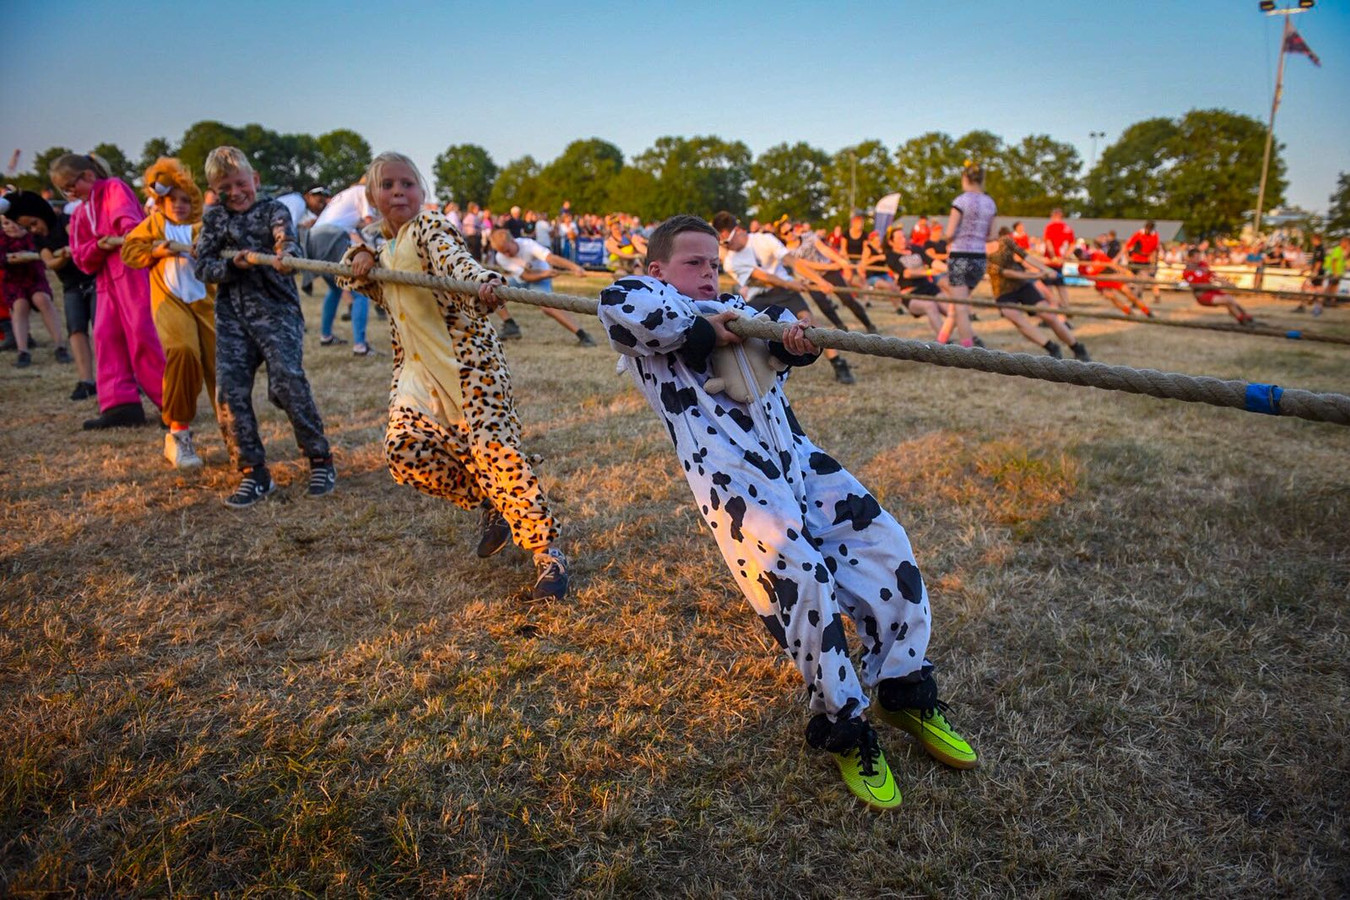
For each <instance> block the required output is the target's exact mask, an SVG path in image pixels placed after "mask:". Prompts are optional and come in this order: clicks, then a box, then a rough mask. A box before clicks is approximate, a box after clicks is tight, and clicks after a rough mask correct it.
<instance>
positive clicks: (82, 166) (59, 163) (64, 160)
mask: <svg viewBox="0 0 1350 900" xmlns="http://www.w3.org/2000/svg"><path fill="white" fill-rule="evenodd" d="M81 172H93V173H94V177H95V178H111V177H112V170H111V169H110V168H109V166H108V164H107V163H106V162H104V160H103V157H101V156H97V155H95V154H93V153H63V154H62V155H60V156H58V157H57V158H56V159H54V160H52V163H51V165H50V166H48V167H47V177H49V178H51V179H52V180H53V181H55V180H56V178H57V177H70V176H76V175H79V174H80V173H81Z"/></svg>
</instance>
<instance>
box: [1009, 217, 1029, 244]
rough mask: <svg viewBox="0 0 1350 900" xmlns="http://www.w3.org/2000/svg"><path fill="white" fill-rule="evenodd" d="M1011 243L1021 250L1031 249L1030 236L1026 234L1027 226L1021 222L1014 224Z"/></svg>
mask: <svg viewBox="0 0 1350 900" xmlns="http://www.w3.org/2000/svg"><path fill="white" fill-rule="evenodd" d="M1012 239H1013V243H1014V244H1016V245H1017V246H1019V247H1021V248H1022V249H1023V250H1030V249H1031V235H1029V234H1027V226H1025V225H1023V224H1022V223H1021V222H1014V223H1013V229H1012Z"/></svg>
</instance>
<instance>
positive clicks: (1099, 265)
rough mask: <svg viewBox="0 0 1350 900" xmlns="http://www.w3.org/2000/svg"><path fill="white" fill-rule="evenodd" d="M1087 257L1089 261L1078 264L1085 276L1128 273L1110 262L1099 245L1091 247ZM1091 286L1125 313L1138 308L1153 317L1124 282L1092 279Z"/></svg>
mask: <svg viewBox="0 0 1350 900" xmlns="http://www.w3.org/2000/svg"><path fill="white" fill-rule="evenodd" d="M1088 259H1090V260H1091V263H1084V264H1082V265H1081V266H1079V271H1081V272H1082V273H1083V274H1084V275H1086V276H1096V275H1114V274H1116V273H1120V274H1122V275H1129V274H1130V270H1129V269H1126V268H1124V267H1123V266H1120V265H1117V264H1116V263H1114V262H1112V261H1111V257H1110V256H1109V255H1108V254H1107V253H1106V252H1105V251H1103V250H1102V248H1101V245H1098V246H1096V247H1093V248H1092V250H1091V251H1090V252H1089V253H1088ZM1092 286H1093V287H1094V288H1096V289H1097V293H1099V294H1101V295H1102V296H1103V297H1105V298H1106V299H1107V300H1110V301H1111V302H1112V303H1114V304H1115V306H1116V309H1118V310H1120V311H1121V312H1123V313H1124V314H1125V315H1127V316H1128V315H1132V314H1133V313H1134V311H1135V309H1138V310H1139V311H1140V312H1142V313H1143V314H1144V315H1146V316H1148V317H1149V318H1153V311H1152V310H1151V309H1149V308H1148V307H1147V306H1145V305H1144V302H1143V301H1142V300H1140V299H1139V297H1138V296H1137V295H1136V294H1135V293H1134V291H1132V290H1130V288H1129V286H1127V285H1126V284H1125V283H1124V282H1121V281H1093V282H1092Z"/></svg>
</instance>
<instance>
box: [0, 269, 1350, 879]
mask: <svg viewBox="0 0 1350 900" xmlns="http://www.w3.org/2000/svg"><path fill="white" fill-rule="evenodd" d="M589 284H590V286H591V287H592V289H595V287H596V284H595V282H589ZM569 287H575V285H568V284H566V283H564V284H562V285H560V288H561V289H568V288H569ZM1077 293H1079V294H1080V295H1081V296H1080V297H1078V298H1075V299H1076V300H1078V299H1081V300H1083V301H1084V302H1092V301H1090V300H1089V297H1088V292H1086V291H1081V292H1077ZM306 306H307V314H309V315H310V317H311V321H316V319H317V303H316V301H313V300H306ZM1254 307H1255V309H1254V311H1255V312H1256V313H1257V315H1258V316H1259V317H1260V318H1262V319H1264V320H1265V321H1267V322H1270V323H1272V324H1278V325H1290V326H1293V325H1302V326H1303V327H1307V328H1312V327H1316V328H1318V329H1321V330H1326V331H1330V332H1333V333H1338V334H1342V335H1350V310H1345V309H1335V310H1329V311H1328V312H1327V314H1326V315H1325V316H1323V317H1322V319H1320V320H1316V321H1309V320H1305V319H1301V318H1299V317H1295V316H1293V315H1292V314H1290V313H1289V312H1288V310H1289V305H1288V303H1287V302H1283V303H1277V302H1275V301H1269V302H1266V303H1260V302H1258V303H1256V304H1254ZM874 309H875V308H874ZM875 313H876V315H877V317H878V319H879V321H880V322H881V323H883V325H884V327H885V330H886V331H887V332H889V333H891V334H895V335H899V336H906V337H922V336H923V333H922V331H921V326H920V325H919V324H918V322H917V321H915V320H912V319H909V318H907V317H900V316H896V315H894V314H892V313H891V312H890V311H889V310H884V311H883V310H880V309H875ZM1162 313H1163V314H1164V315H1179V316H1185V317H1188V318H1197V317H1205V316H1208V317H1211V318H1213V319H1214V320H1215V321H1227V319H1226V317H1224V316H1222V315H1221V314H1220V313H1218V312H1213V311H1202V310H1200V309H1199V308H1198V307H1196V306H1195V305H1194V304H1193V303H1191V302H1190V301H1189V299H1187V298H1185V297H1183V296H1180V295H1176V294H1172V295H1167V296H1166V298H1165V301H1164V304H1163V307H1162ZM516 316H517V318H518V319H519V320H520V322H521V324H522V325H523V327H524V329H525V338H524V340H523V341H521V342H517V343H513V344H510V345H508V348H507V352H508V355H509V357H510V360H511V364H512V368H513V370H514V373H515V384H516V389H517V396H518V400H519V405H520V412H521V416H522V419H523V421H524V423H525V429H526V435H527V444H528V448H529V449H530V450H531V451H533V452H536V453H538V454H540V455H541V457H542V462H541V463H540V466H539V468H540V470H541V472H542V474H543V476H544V478H545V482H546V487H547V489H548V490H549V492H550V494H551V496H552V497H553V499H554V501H555V503H556V506H557V508H558V511H559V513H560V516H561V518H562V520H563V523H564V526H565V529H566V531H565V540H566V544H567V547H568V550H569V552H570V554H571V556H572V561H573V577H574V594H573V596H572V597H571V598H570V600H569V601H568V602H566V603H563V604H557V605H546V606H535V605H530V604H529V603H528V602H526V600H525V599H524V598H525V596H527V593H526V589H527V587H528V586H529V585H530V583H531V581H532V578H533V570H532V568H531V566H530V563H529V560H528V558H527V557H526V556H525V555H524V554H522V553H520V552H519V551H516V550H513V549H512V550H508V551H507V552H505V553H503V554H502V555H501V556H500V557H498V558H496V559H493V560H490V561H487V562H483V561H480V560H478V559H476V558H475V557H474V556H473V552H472V547H473V542H474V540H475V531H476V522H475V519H474V517H472V516H470V515H468V514H466V513H463V512H461V511H459V510H457V509H455V508H452V507H451V506H449V505H448V504H446V503H443V502H439V501H436V500H433V499H431V498H428V497H424V496H421V495H419V494H417V493H415V492H414V491H412V490H410V489H406V488H402V487H399V486H397V485H395V484H394V483H393V482H392V480H391V479H390V477H389V475H388V473H387V471H386V469H385V467H384V465H383V461H382V456H381V450H380V444H379V441H380V437H381V435H382V433H383V423H384V402H385V399H386V384H387V379H388V368H389V357H388V355H387V349H388V338H387V335H386V334H385V333H384V330H383V329H384V325H383V323H381V322H379V321H378V320H376V319H374V318H372V321H371V330H372V334H373V335H374V336H375V337H374V340H375V344H376V345H377V346H378V347H380V348H381V349H383V350H385V352H386V355H384V356H383V357H380V358H373V359H360V358H354V357H352V356H351V354H350V353H348V352H345V350H346V348H343V349H339V350H334V349H328V348H323V349H321V348H319V347H318V345H317V335H316V334H314V333H311V335H310V337H309V346H308V347H307V368H308V369H309V372H310V375H311V379H312V381H313V384H314V387H315V392H316V395H317V397H318V401H319V406H320V409H321V411H322V412H323V415H324V418H325V420H326V422H327V426H328V432H329V435H330V437H331V438H332V439H333V441H334V445H335V448H336V450H335V452H336V456H337V462H338V468H339V482H338V490H337V493H336V494H335V495H334V496H332V497H329V498H326V499H324V500H321V501H309V500H307V499H306V498H305V497H304V496H303V486H304V478H305V475H306V471H305V468H304V465H303V463H302V461H300V460H299V458H298V456H297V453H296V451H295V449H294V441H293V439H292V436H291V434H290V430H289V426H288V425H287V423H286V420H285V419H284V417H283V416H282V415H281V414H280V413H279V412H278V411H277V410H275V409H273V408H271V407H270V406H268V405H267V403H266V400H265V399H264V388H263V386H262V381H261V379H260V386H259V389H258V391H257V393H256V395H255V396H256V398H257V403H258V408H259V410H260V413H261V417H262V420H263V424H264V437H265V439H266V441H267V444H268V448H269V453H270V454H271V458H272V461H273V472H274V476H275V477H276V478H277V479H278V481H279V482H280V483H281V485H282V490H281V492H280V493H279V494H277V495H275V496H274V498H273V499H271V500H269V501H268V502H267V503H266V504H264V505H263V506H261V507H260V508H257V509H253V510H247V511H242V512H236V511H232V510H229V509H227V508H225V507H224V506H222V505H221V502H220V501H221V498H222V497H223V496H224V495H225V494H226V493H227V492H228V490H229V488H230V487H231V486H232V484H233V480H234V475H233V473H232V472H230V471H229V470H228V467H227V461H226V457H225V452H224V447H223V444H222V443H221V440H220V437H219V434H218V433H215V432H214V426H213V425H211V424H210V423H209V419H207V418H202V417H199V419H198V430H199V435H200V445H201V447H202V450H203V456H204V457H205V459H206V461H207V467H206V469H205V470H204V471H203V472H202V473H201V474H199V475H182V474H179V473H177V472H175V471H172V470H171V469H169V468H168V466H167V464H166V463H165V462H164V460H163V459H162V458H161V456H160V442H161V440H162V432H160V431H159V430H158V429H156V428H146V429H140V430H123V431H116V432H113V433H104V434H91V433H83V432H81V431H80V430H79V423H80V421H81V420H82V419H83V418H85V417H87V416H88V415H92V414H93V412H94V409H93V406H92V404H87V403H78V404H77V403H71V402H70V401H68V400H67V399H66V396H67V394H68V393H69V392H70V389H71V387H72V385H73V383H74V374H73V372H72V370H71V369H70V368H69V367H57V366H56V365H55V364H53V363H52V362H51V352H50V344H49V343H48V344H47V345H46V346H45V347H44V348H43V349H42V350H41V351H39V352H38V353H37V355H36V358H37V364H36V365H34V366H33V367H32V368H30V369H27V370H24V371H18V370H15V369H13V368H11V366H10V363H11V361H12V359H13V356H12V355H8V356H4V357H0V398H3V410H4V417H3V418H4V426H5V427H4V430H3V431H2V432H0V456H2V457H3V459H4V460H5V465H4V466H3V472H0V515H2V516H3V519H2V520H0V521H2V522H3V528H2V529H0V547H2V549H0V748H3V752H2V753H0V757H2V759H0V895H10V896H16V897H36V896H56V895H61V896H71V895H75V896H101V897H112V896H117V897H137V896H185V897H187V896H213V895H219V896H232V897H250V896H278V895H300V896H318V895H323V896H336V897H413V896H418V897H461V896H464V897H477V896H483V897H497V896H520V897H531V896H548V897H552V896H588V897H589V896H632V895H647V896H662V897H666V896H677V897H738V898H739V897H782V896H790V897H796V896H802V897H868V898H883V897H945V898H955V897H980V896H993V897H1009V896H1016V897H1093V898H1098V897H1117V896H1124V897H1151V896H1162V895H1179V896H1197V897H1271V896H1294V897H1328V896H1333V897H1334V896H1345V895H1347V894H1350V741H1348V740H1347V735H1350V428H1344V427H1338V426H1333V425H1324V424H1315V423H1309V422H1303V421H1299V420H1291V419H1275V418H1270V417H1262V416H1255V415H1250V414H1245V413H1240V412H1237V411H1231V410H1220V409H1214V408H1211V407H1205V406H1199V405H1193V404H1182V403H1172V402H1165V401H1159V400H1153V399H1150V398H1144V397H1137V396H1130V395H1125V394H1115V393H1106V392H1102V391H1095V390H1090V389H1084V388H1074V387H1068V386H1059V385H1052V384H1047V383H1043V382H1033V381H1028V380H1023V379H1013V378H1005V377H1000V376H995V375H981V374H976V373H968V372H964V371H958V370H953V369H940V368H937V367H931V366H923V365H919V364H910V363H897V362H893V361H886V360H879V359H866V358H863V357H860V356H853V357H852V361H853V363H854V366H855V369H856V371H857V374H858V376H859V382H858V384H857V385H856V386H854V387H851V388H842V387H840V386H838V385H836V384H835V383H834V382H833V380H832V379H831V377H830V370H829V368H828V367H827V366H825V365H820V366H817V367H814V368H811V369H806V370H804V371H801V372H799V373H797V374H796V376H794V378H793V381H792V383H791V386H790V387H791V394H792V397H793V400H794V405H795V408H796V410H797V414H798V417H799V418H800V419H801V421H802V423H803V425H804V426H805V427H806V429H807V431H808V432H809V433H811V434H812V436H813V437H814V438H815V440H816V441H817V443H819V444H820V445H821V446H823V447H825V448H826V449H828V450H829V451H830V452H832V453H833V454H834V455H835V456H837V457H838V458H839V459H840V460H841V461H842V462H844V463H845V465H847V466H848V467H850V468H851V469H853V470H854V471H855V472H856V473H857V474H858V475H859V476H860V477H861V478H862V480H863V481H864V482H865V483H867V484H868V485H869V486H870V487H871V488H872V489H873V491H874V492H875V493H876V494H877V495H878V497H879V498H880V499H881V501H882V503H883V505H884V506H886V507H887V508H889V509H891V510H892V511H893V512H895V513H896V515H897V517H898V518H899V519H900V520H901V521H902V522H904V523H905V524H906V526H907V527H908V529H909V531H910V536H911V538H912V539H913V543H914V546H915V550H916V552H917V554H918V556H919V561H920V565H921V567H922V569H923V571H924V574H925V577H926V579H927V581H928V583H929V587H930V590H931V592H932V596H933V611H934V629H935V636H934V642H933V646H932V649H931V655H932V657H933V659H934V660H935V661H936V662H937V664H938V667H939V676H940V679H941V684H942V688H943V694H944V696H945V698H946V699H947V700H949V701H950V702H951V704H952V712H951V716H952V718H953V721H954V722H955V723H956V724H957V725H958V727H959V728H960V729H961V730H962V731H963V732H964V733H965V734H966V735H967V736H968V737H969V738H970V739H971V740H972V743H974V744H975V746H976V748H977V749H978V750H979V751H980V753H981V754H982V767H981V768H979V769H977V770H975V771H972V772H964V773H961V772H955V771H951V770H945V769H943V768H941V767H940V766H938V765H937V764H935V763H933V762H931V761H930V760H929V759H927V758H926V757H925V756H924V755H923V754H922V753H921V752H919V751H917V749H916V748H915V747H914V745H913V744H911V743H910V742H909V740H908V738H906V737H905V736H903V735H901V734H899V733H897V732H894V731H890V730H883V731H882V732H881V735H882V741H883V745H884V746H885V747H886V748H887V750H888V755H889V757H890V759H891V764H892V766H893V768H894V769H895V771H896V776H897V779H898V780H899V782H900V784H901V786H902V789H903V790H904V793H905V802H904V805H903V806H902V807H901V808H900V810H898V811H897V812H896V813H894V814H889V815H875V814H871V813H869V812H867V811H865V808H864V807H862V806H861V805H860V804H858V803H857V802H856V801H854V800H853V799H852V798H851V796H850V795H849V794H848V793H847V791H846V790H845V789H844V787H843V785H842V784H841V783H840V782H839V780H838V778H837V776H836V773H835V769H834V766H833V764H832V763H831V761H830V760H829V758H828V757H825V756H821V755H817V754H813V753H811V752H810V751H809V750H808V749H807V748H806V745H805V742H804V740H803V727H804V725H805V720H806V717H805V714H804V711H803V704H802V699H803V698H802V693H803V692H802V690H801V688H800V686H799V684H798V683H797V679H796V675H795V672H794V671H793V670H792V668H791V667H790V666H789V665H788V664H787V662H786V661H784V660H783V659H781V658H780V657H779V656H778V655H777V653H776V652H775V651H774V650H773V649H772V647H771V643H770V639H769V638H768V636H767V635H766V634H764V633H763V632H762V630H761V629H760V627H759V625H758V623H757V622H756V621H755V619H754V617H753V616H752V615H751V614H750V612H749V610H748V608H747V606H746V604H745V602H744V601H743V599H742V598H741V597H740V596H739V595H738V593H737V592H736V591H735V589H734V587H733V585H732V583H731V580H730V578H729V576H728V574H727V572H726V571H725V569H724V567H723V564H722V561H721V559H720V557H719V556H718V554H717V551H716V548H715V546H714V544H713V541H712V540H711V538H710V537H709V535H707V534H706V533H705V529H704V526H703V524H702V522H701V520H700V519H699V517H698V515H697V513H696V510H695V509H694V507H693V505H692V504H691V502H690V500H689V498H688V490H687V487H686V486H685V483H684V481H683V478H682V477H681V476H680V474H679V472H678V471H677V466H676V463H675V460H674V456H673V454H672V453H671V451H670V448H669V445H668V441H667V438H666V436H665V433H664V431H663V429H662V427H661V426H660V425H659V424H658V422H657V421H656V419H655V417H654V416H653V415H652V414H651V412H650V411H649V410H648V409H647V408H646V406H645V405H644V404H643V402H642V401H641V400H640V398H639V397H638V395H637V394H636V393H635V391H634V390H633V389H632V387H631V385H630V383H629V382H628V380H627V378H626V376H625V377H619V376H616V375H615V373H614V360H615V356H614V354H613V353H612V352H611V351H609V350H608V349H607V348H605V347H601V348H597V349H593V350H582V349H579V348H577V347H575V346H574V345H573V344H572V342H571V340H570V338H569V337H568V335H566V334H565V333H564V332H562V331H561V330H560V329H558V328H557V327H556V326H555V325H553V324H552V323H550V322H548V321H547V320H546V319H544V318H543V317H542V316H541V315H540V314H538V312H537V311H535V310H533V309H526V308H519V307H518V308H517V310H516ZM592 326H593V323H592ZM344 327H345V326H340V329H339V334H344V333H345V334H346V335H347V336H348V337H350V332H343V331H342V330H341V329H342V328H344ZM976 328H977V330H978V331H979V332H980V333H981V334H982V335H983V336H984V337H985V339H986V340H987V341H988V343H989V345H990V346H991V347H993V348H996V349H1006V350H1014V351H1018V352H1021V351H1022V350H1023V349H1024V348H1027V347H1029V345H1027V344H1025V343H1024V342H1022V341H1021V340H1020V338H1018V337H1017V336H1016V335H1015V333H1013V331H1012V329H1011V327H1010V326H1008V325H1006V324H1004V323H1001V322H996V321H994V320H993V314H991V313H989V312H987V311H986V312H981V313H980V317H979V321H978V322H977V323H976ZM593 331H594V328H593ZM1079 333H1080V334H1081V335H1082V336H1083V338H1084V340H1086V342H1087V343H1088V345H1089V347H1090V348H1091V350H1092V352H1093V354H1094V356H1095V357H1096V358H1097V359H1098V360H1100V361H1103V362H1109V363H1115V364H1122V365H1133V366H1148V367H1154V368H1159V369H1166V370H1172V371H1183V372H1190V373H1199V374H1211V375H1217V376H1222V377H1229V378H1244V379H1249V380H1253V381H1263V382H1273V383H1277V384H1281V385H1284V386H1286V387H1302V388H1309V389H1315V390H1331V391H1340V392H1350V351H1347V349H1346V348H1345V347H1338V346H1332V345H1314V344H1300V343H1294V342H1289V341H1280V340H1274V339H1263V338H1256V337H1247V336H1234V335H1227V334H1219V333H1201V332H1195V331H1187V330H1181V329H1167V328H1151V327H1147V326H1143V325H1121V324H1116V323H1104V322H1095V323H1094V322H1084V323H1083V324H1082V325H1080V327H1079ZM39 335H40V336H41V337H44V338H45V333H44V332H42V331H41V329H39ZM883 728H884V727H883Z"/></svg>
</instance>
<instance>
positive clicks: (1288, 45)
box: [1284, 28, 1322, 69]
mask: <svg viewBox="0 0 1350 900" xmlns="http://www.w3.org/2000/svg"><path fill="white" fill-rule="evenodd" d="M1284 52H1285V53H1302V54H1303V55H1304V56H1306V57H1308V59H1310V60H1312V64H1313V65H1314V66H1317V68H1319V69H1320V68H1322V61H1321V60H1320V59H1318V58H1317V54H1316V53H1314V52H1312V48H1311V47H1309V46H1308V42H1307V41H1305V40H1304V39H1303V35H1301V34H1299V33H1298V32H1297V31H1296V30H1294V29H1292V28H1291V29H1289V36H1288V37H1286V38H1285V39H1284Z"/></svg>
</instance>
